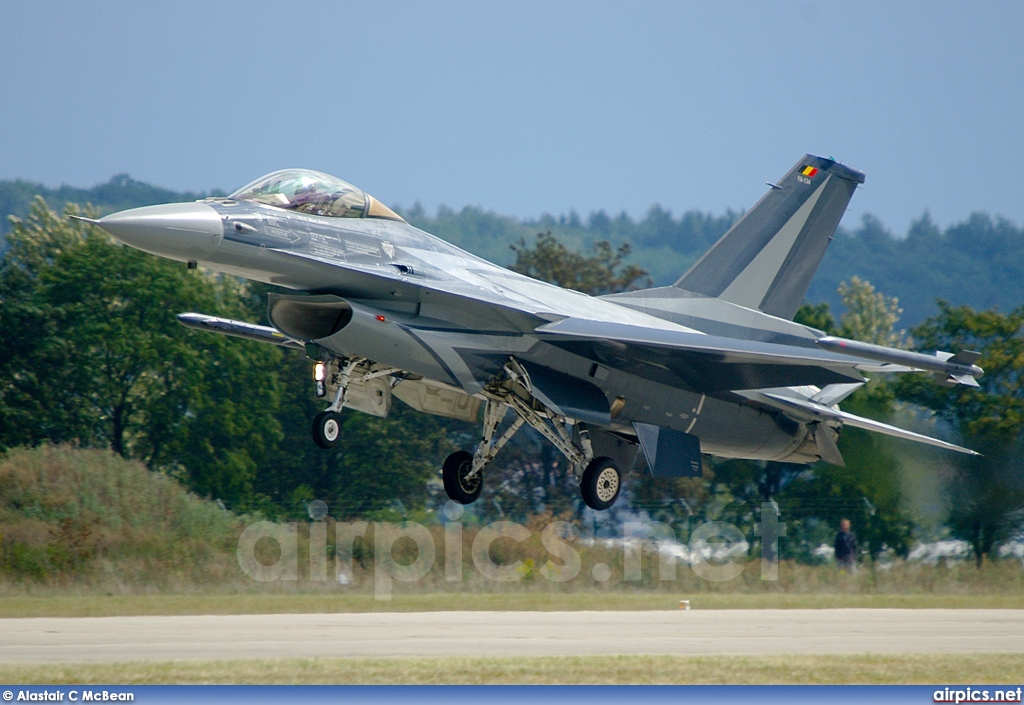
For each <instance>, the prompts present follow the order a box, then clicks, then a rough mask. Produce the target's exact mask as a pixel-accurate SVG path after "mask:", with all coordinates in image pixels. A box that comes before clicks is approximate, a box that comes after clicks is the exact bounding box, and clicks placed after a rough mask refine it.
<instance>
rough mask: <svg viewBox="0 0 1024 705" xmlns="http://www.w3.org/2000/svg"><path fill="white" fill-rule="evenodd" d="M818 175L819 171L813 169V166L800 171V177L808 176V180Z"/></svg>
mask: <svg viewBox="0 0 1024 705" xmlns="http://www.w3.org/2000/svg"><path fill="white" fill-rule="evenodd" d="M817 173H818V169H817V168H816V167H813V166H805V167H804V168H803V169H802V170H801V171H800V175H801V176H806V177H807V178H811V177H812V176H814V175H815V174H817Z"/></svg>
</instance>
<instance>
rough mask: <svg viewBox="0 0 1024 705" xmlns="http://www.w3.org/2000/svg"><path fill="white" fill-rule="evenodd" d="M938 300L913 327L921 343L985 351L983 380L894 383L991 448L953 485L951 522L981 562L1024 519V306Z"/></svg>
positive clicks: (973, 441) (972, 442)
mask: <svg viewBox="0 0 1024 705" xmlns="http://www.w3.org/2000/svg"><path fill="white" fill-rule="evenodd" d="M938 305H939V310H940V313H939V315H938V316H935V317H933V318H930V319H928V320H927V321H925V322H924V323H923V324H921V325H920V326H918V327H917V328H915V329H914V331H913V334H914V340H915V342H916V345H917V347H918V349H920V350H922V351H927V352H930V351H934V350H949V351H954V352H956V351H960V350H976V351H978V352H980V353H981V354H982V355H981V359H980V360H979V361H978V364H979V365H981V366H982V367H983V368H984V369H985V374H984V376H982V377H981V378H980V379H979V380H978V382H979V385H980V386H979V387H970V386H967V385H956V386H953V387H944V386H940V385H938V384H935V383H934V382H933V380H931V379H929V378H923V377H921V376H917V375H915V376H911V375H906V376H904V377H903V378H901V379H900V380H899V381H898V382H897V384H896V386H895V390H896V395H897V396H898V397H899V398H900V399H903V400H905V401H908V402H912V403H915V404H919V405H920V406H923V407H925V408H927V409H930V410H932V411H933V412H934V413H935V414H936V415H937V416H938V417H939V418H940V419H942V420H944V421H945V422H947V423H948V424H949V425H950V426H951V427H952V428H953V429H954V430H955V431H956V432H957V433H958V434H959V435H960V436H961V438H962V439H963V442H964V443H965V444H967V445H969V446H971V447H973V448H976V449H977V450H979V451H981V452H982V453H983V454H984V455H983V456H982V457H974V458H964V459H961V460H960V462H959V464H958V469H957V472H956V475H955V477H954V479H953V481H952V483H951V486H950V488H949V489H950V499H951V505H950V516H949V523H950V529H951V530H952V532H953V534H954V535H955V536H957V537H958V538H961V539H963V540H965V541H967V542H969V543H970V545H971V547H972V550H973V551H974V556H975V560H976V561H977V563H978V565H979V567H980V566H981V563H982V560H983V558H984V557H985V556H989V557H991V556H992V552H993V550H994V549H995V548H997V547H998V546H999V545H1000V544H1002V543H1003V542H1005V541H1006V540H1008V539H1009V538H1011V537H1012V536H1013V535H1014V533H1015V532H1016V531H1018V530H1019V529H1020V528H1021V526H1022V522H1024V467H1022V462H1021V438H1022V434H1024V334H1022V330H1021V329H1022V326H1024V306H1021V307H1019V308H1017V309H1015V310H1014V311H1012V312H1010V313H1008V314H1002V313H999V312H998V311H995V310H991V311H974V310H972V309H971V308H969V307H967V306H959V307H954V306H951V305H950V304H949V303H947V302H945V301H939V303H938Z"/></svg>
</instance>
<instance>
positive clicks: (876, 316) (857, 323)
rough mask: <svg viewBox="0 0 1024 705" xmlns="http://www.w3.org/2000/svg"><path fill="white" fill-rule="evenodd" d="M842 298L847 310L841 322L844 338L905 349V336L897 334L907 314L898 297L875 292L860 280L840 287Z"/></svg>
mask: <svg viewBox="0 0 1024 705" xmlns="http://www.w3.org/2000/svg"><path fill="white" fill-rule="evenodd" d="M839 297H840V298H841V299H842V301H843V305H844V306H846V308H847V311H846V313H844V314H843V317H842V319H841V322H842V327H841V330H840V333H841V335H843V336H844V337H846V338H852V339H853V340H861V341H863V342H865V343H874V344H875V345H887V346H889V347H903V335H902V334H901V333H897V332H896V331H895V327H896V322H897V321H899V319H900V314H901V313H903V309H901V308H900V306H899V300H898V299H897V298H896V297H894V296H886V295H885V294H882V293H880V292H877V291H875V287H874V286H872V285H871V282H868V281H861V279H860V277H857V276H853V277H851V278H850V281H849V282H842V283H841V284H840V285H839Z"/></svg>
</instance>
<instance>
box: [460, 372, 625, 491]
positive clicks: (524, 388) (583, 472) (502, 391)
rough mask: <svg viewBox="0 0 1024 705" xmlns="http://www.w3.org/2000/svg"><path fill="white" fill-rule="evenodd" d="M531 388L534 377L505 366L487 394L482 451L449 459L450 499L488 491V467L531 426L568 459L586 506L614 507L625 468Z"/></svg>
mask: <svg viewBox="0 0 1024 705" xmlns="http://www.w3.org/2000/svg"><path fill="white" fill-rule="evenodd" d="M531 389H532V387H531V384H530V378H529V375H527V374H526V371H525V370H523V369H522V367H520V365H519V364H518V363H517V362H516V361H515V360H510V361H509V362H508V364H506V365H505V369H504V376H503V377H501V378H499V379H498V380H496V381H495V382H492V383H491V384H490V385H488V387H487V388H486V389H485V390H484V393H485V394H486V395H487V407H486V408H485V410H484V429H483V434H482V438H481V441H480V444H479V445H478V446H477V448H476V452H475V453H469V452H468V451H465V450H460V451H457V452H455V453H452V454H451V455H449V456H448V459H447V460H445V461H444V466H443V468H442V473H441V474H442V479H443V480H444V490H445V492H446V493H447V495H448V497H449V498H451V499H452V500H454V501H456V502H459V503H460V504H470V503H472V502H475V501H476V500H477V499H478V498H479V497H480V491H481V489H482V488H483V470H484V467H486V466H487V464H488V463H490V462H491V460H493V459H494V457H495V456H496V455H497V454H498V451H500V450H501V449H502V448H503V447H504V446H505V444H506V443H508V442H509V441H510V440H512V437H513V436H514V435H515V434H516V432H517V431H518V430H519V429H520V428H522V427H523V425H524V424H529V425H530V426H531V427H532V428H534V429H536V430H537V431H538V432H539V433H540V434H541V435H542V436H544V437H545V438H547V439H548V440H549V441H551V443H552V444H554V446H555V447H556V448H557V449H558V450H559V451H561V452H562V454H563V455H564V456H565V457H566V458H568V460H569V462H570V463H571V464H572V469H573V474H574V475H575V476H576V478H577V479H578V480H579V482H580V491H581V493H582V495H583V501H584V502H585V503H586V505H587V506H588V507H590V508H591V509H596V510H604V509H608V508H609V507H610V506H612V505H613V504H614V503H615V500H616V499H618V497H619V491H620V490H621V488H622V473H621V472H620V470H619V467H618V466H617V465H616V464H615V461H614V460H612V459H611V458H606V457H597V458H595V457H594V451H593V448H592V447H591V443H590V436H589V434H588V432H587V429H586V427H585V426H584V425H583V424H582V423H576V428H575V431H576V432H575V434H573V433H572V432H571V431H570V430H569V429H568V428H567V424H566V419H565V418H564V417H562V416H559V415H558V414H556V413H555V412H554V411H552V410H551V409H549V408H548V407H546V406H544V404H542V403H541V402H540V401H538V400H537V398H536V397H534V396H533V394H532V392H531ZM509 409H511V410H512V411H513V413H514V414H515V417H514V419H513V420H512V422H511V423H510V424H509V425H508V426H507V427H506V428H505V430H504V431H503V432H501V433H500V434H499V433H498V427H499V426H500V425H501V423H502V421H504V419H505V416H506V415H507V413H508V410H509ZM574 436H575V438H574Z"/></svg>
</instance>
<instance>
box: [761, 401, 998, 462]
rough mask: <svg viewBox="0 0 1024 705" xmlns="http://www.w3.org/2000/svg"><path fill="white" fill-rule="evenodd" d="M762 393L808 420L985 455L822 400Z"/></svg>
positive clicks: (780, 406) (774, 402) (960, 451)
mask: <svg viewBox="0 0 1024 705" xmlns="http://www.w3.org/2000/svg"><path fill="white" fill-rule="evenodd" d="M759 396H760V397H765V398H766V399H767V401H768V403H770V404H772V406H775V407H776V408H779V409H782V410H784V411H788V412H792V413H795V415H797V416H802V417H804V418H805V420H808V421H838V422H840V423H841V424H843V425H844V426H853V427H855V428H863V429H864V430H866V431H874V432H875V433H881V434H884V435H886V436H893V437H894V438H902V439H904V440H908V441H916V442H918V443H925V444H927V445H930V446H936V447H938V448H945V449H946V450H955V451H957V452H958V453H966V454H967V455H981V454H980V453H976V452H975V451H973V450H970V449H969V448H964V447H962V446H958V445H954V444H952V443H947V442H946V441H940V440H939V439H938V438H932V437H931V436H925V435H922V434H920V433H914V432H913V431H906V430H904V429H902V428H897V427H896V426H890V425H889V424H887V423H882V422H881V421H874V420H872V419H866V418H864V417H863V416H857V415H855V414H850V413H847V412H845V411H840V410H839V409H837V408H834V407H831V406H825V405H823V404H819V403H817V402H814V401H812V400H811V399H802V398H801V399H798V398H796V397H793V396H788V395H784V394H778V393H775V392H761V393H760V394H759ZM762 400H764V399H762Z"/></svg>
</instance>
